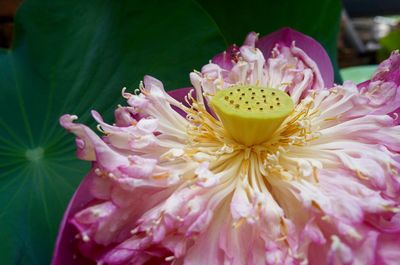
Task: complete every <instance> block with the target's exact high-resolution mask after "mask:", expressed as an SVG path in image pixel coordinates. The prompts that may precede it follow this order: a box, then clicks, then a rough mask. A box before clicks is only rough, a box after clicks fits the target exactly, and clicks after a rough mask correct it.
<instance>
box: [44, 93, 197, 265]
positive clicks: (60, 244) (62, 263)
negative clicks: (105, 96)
mask: <svg viewBox="0 0 400 265" xmlns="http://www.w3.org/2000/svg"><path fill="white" fill-rule="evenodd" d="M189 90H190V88H182V89H176V90H173V91H171V92H169V94H170V95H171V96H172V97H174V98H175V99H176V100H178V101H181V102H182V101H184V97H185V96H186V95H187V93H188V92H189ZM93 175H94V172H93V171H91V172H90V173H89V174H88V175H86V176H85V177H84V178H83V180H82V182H81V184H80V185H79V187H78V189H77V190H76V192H75V194H74V195H73V197H72V198H71V200H70V202H69V204H68V207H67V209H66V210H65V213H64V217H63V219H62V221H61V224H60V228H59V233H58V236H57V241H56V244H55V247H54V254H53V259H52V263H51V264H52V265H90V264H95V263H94V262H93V261H90V260H88V259H86V258H84V257H83V256H82V255H81V254H79V251H78V249H77V247H76V241H75V236H76V235H77V234H78V230H77V229H76V228H75V227H74V226H73V225H72V224H71V223H69V221H68V220H70V219H71V218H72V217H73V216H74V215H75V214H76V213H77V212H78V211H79V210H80V209H81V208H82V206H83V205H86V204H87V203H88V202H90V201H91V200H93V198H94V197H93V196H92V195H91V192H90V189H91V188H90V182H91V181H92V180H93Z"/></svg>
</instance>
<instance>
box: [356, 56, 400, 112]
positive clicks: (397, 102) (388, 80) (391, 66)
mask: <svg viewBox="0 0 400 265" xmlns="http://www.w3.org/2000/svg"><path fill="white" fill-rule="evenodd" d="M357 87H358V88H359V89H360V90H361V91H364V90H365V91H372V93H371V92H370V93H371V94H376V95H377V96H378V97H377V98H384V97H385V95H386V96H387V97H388V95H389V97H390V98H388V99H387V100H385V101H384V102H385V103H384V107H385V108H384V109H385V110H388V109H389V110H391V114H395V115H400V54H399V51H393V52H392V54H391V55H390V57H389V58H388V59H386V60H385V61H383V62H382V63H381V64H379V66H378V68H377V70H376V71H375V73H374V74H373V76H372V78H371V80H368V81H365V82H363V83H360V84H358V85H357ZM375 91H377V92H375ZM386 113H387V112H385V114H386Z"/></svg>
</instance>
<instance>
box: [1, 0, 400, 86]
mask: <svg viewBox="0 0 400 265" xmlns="http://www.w3.org/2000/svg"><path fill="white" fill-rule="evenodd" d="M22 1H23V0H0V47H4V48H9V47H10V45H11V39H12V34H13V21H14V15H15V12H16V10H17V8H18V6H19V5H20V3H21V2H22ZM342 9H343V10H342V15H341V23H340V34H339V38H338V42H337V48H338V53H337V58H338V65H339V68H340V69H341V75H342V78H343V80H346V79H351V80H354V81H364V80H365V79H366V78H368V76H369V75H370V74H371V73H372V72H373V71H374V70H375V67H376V64H378V63H379V62H381V61H382V60H384V59H385V58H387V57H388V56H389V54H390V52H391V51H392V50H396V49H400V1H399V0H380V1H376V0H342Z"/></svg>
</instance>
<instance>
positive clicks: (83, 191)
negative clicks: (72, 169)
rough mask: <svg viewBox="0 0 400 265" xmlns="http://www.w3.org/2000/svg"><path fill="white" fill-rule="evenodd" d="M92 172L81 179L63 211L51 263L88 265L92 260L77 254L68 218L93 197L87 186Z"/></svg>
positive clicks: (74, 229)
mask: <svg viewBox="0 0 400 265" xmlns="http://www.w3.org/2000/svg"><path fill="white" fill-rule="evenodd" d="M93 175H94V172H93V171H91V172H90V173H89V174H88V175H86V177H85V178H84V179H83V181H82V182H81V184H80V185H79V187H78V189H77V190H76V192H75V194H74V196H73V197H72V199H71V201H70V202H69V205H68V207H67V209H66V211H65V213H64V217H63V220H62V222H61V225H60V230H59V233H58V237H57V241H56V246H55V248H54V253H53V261H52V263H51V264H52V265H90V264H94V262H92V261H90V260H87V259H85V258H83V257H82V256H81V255H79V254H78V251H77V247H76V241H75V235H76V234H77V233H78V232H77V229H76V228H75V227H74V226H73V225H72V224H70V223H69V222H68V220H69V219H70V218H71V217H72V216H73V215H74V214H75V213H76V212H78V211H79V210H80V208H81V206H82V205H85V204H87V203H88V202H89V201H90V200H92V199H93V197H92V196H91V195H90V192H89V189H90V188H89V186H90V182H91V181H92V179H93Z"/></svg>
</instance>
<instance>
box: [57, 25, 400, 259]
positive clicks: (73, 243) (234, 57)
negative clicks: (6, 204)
mask: <svg viewBox="0 0 400 265" xmlns="http://www.w3.org/2000/svg"><path fill="white" fill-rule="evenodd" d="M399 67H400V55H399V54H398V53H397V52H394V53H392V55H391V56H390V58H389V59H387V60H386V61H385V62H383V63H382V64H381V65H380V66H379V67H378V69H377V71H376V72H375V74H374V75H373V76H372V78H371V79H370V80H369V81H368V82H364V83H362V84H359V85H356V84H354V83H352V82H350V81H346V82H344V84H343V85H335V84H333V73H332V66H331V63H330V61H329V58H328V56H327V55H326V53H325V51H324V50H323V48H322V47H321V46H320V45H319V44H318V43H317V42H315V41H314V40H313V39H311V38H309V37H307V36H304V35H302V34H301V33H298V32H296V31H293V30H291V29H283V30H280V31H278V32H275V33H272V34H271V35H268V36H266V37H263V38H260V39H258V35H257V34H255V33H250V34H249V35H248V36H247V38H246V40H245V42H244V44H243V45H242V46H241V47H237V46H231V47H230V48H228V49H227V50H226V51H225V52H223V53H221V54H219V55H217V56H215V57H214V58H213V59H212V60H211V61H210V63H209V64H207V65H205V66H204V67H203V68H202V69H201V72H196V71H195V72H192V73H190V80H191V83H192V85H193V89H191V90H189V89H183V90H176V91H173V92H171V93H170V94H168V93H167V92H165V90H164V87H163V84H162V83H161V82H160V81H159V80H157V79H155V78H153V77H150V76H146V77H145V78H144V82H143V83H141V84H140V89H139V90H137V91H135V92H132V93H128V92H127V91H126V90H123V93H122V95H123V97H124V98H126V99H127V106H120V107H118V108H117V109H116V111H115V124H113V125H111V124H108V123H106V122H105V121H103V119H102V117H101V116H100V114H99V113H97V112H95V111H92V115H93V118H94V119H95V120H96V121H97V122H98V124H99V126H98V129H99V131H100V132H101V133H102V134H103V136H102V137H99V136H98V135H97V134H96V133H94V132H93V131H92V130H91V129H89V128H88V127H86V126H85V125H82V124H79V123H74V120H75V119H77V117H76V116H73V115H64V116H63V117H61V120H60V121H61V125H62V126H63V127H64V128H66V129H67V130H68V131H70V132H72V133H74V134H75V135H76V137H77V138H76V144H77V148H78V151H77V155H78V157H79V158H80V159H83V160H89V161H92V163H93V167H92V170H91V171H90V172H89V174H88V175H87V176H86V178H85V179H84V180H83V182H82V184H81V186H80V187H79V189H78V190H77V192H76V194H75V195H74V197H73V199H72V201H71V203H70V205H69V207H68V210H67V212H66V213H65V217H64V220H63V223H62V225H61V230H60V234H59V237H58V241H57V245H56V250H55V254H54V258H53V265H77V264H110V265H123V264H174V265H178V264H183V265H205V264H207V265H208V264H210V265H227V264H230V265H261V264H274V265H275V264H278V265H279V264H317V265H321V264H362V265H368V264H371V265H372V264H399V263H398V262H399V259H400V215H399V210H400V208H399V200H400V197H399V195H400V178H399V173H398V172H399V168H400V155H399V151H400V127H399V126H398V120H397V118H398V114H397V112H398V111H399V107H400V96H399V92H398V91H399V86H400V70H399V69H400V68H399Z"/></svg>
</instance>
